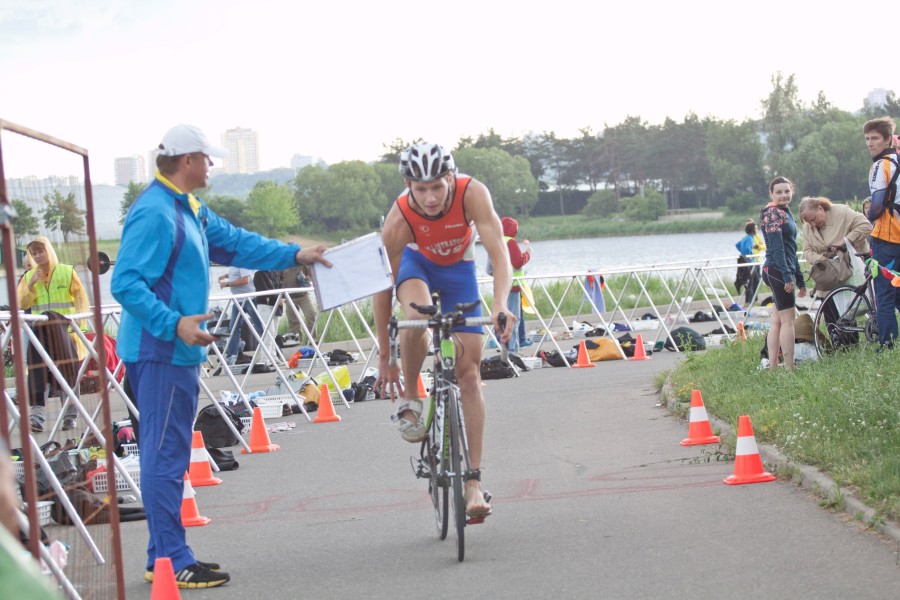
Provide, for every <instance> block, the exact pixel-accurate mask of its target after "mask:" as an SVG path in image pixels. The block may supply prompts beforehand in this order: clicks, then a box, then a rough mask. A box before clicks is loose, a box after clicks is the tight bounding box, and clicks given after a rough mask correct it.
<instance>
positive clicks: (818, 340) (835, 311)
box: [814, 285, 878, 356]
mask: <svg viewBox="0 0 900 600" xmlns="http://www.w3.org/2000/svg"><path fill="white" fill-rule="evenodd" d="M857 289H858V288H854V287H852V286H849V285H844V286H841V287H838V288H835V289H833V290H832V291H831V292H830V293H829V294H828V295H827V296H825V299H824V300H822V303H821V305H820V306H819V311H818V313H816V319H815V331H814V340H815V344H816V352H818V354H819V356H824V355H827V354H833V353H834V352H837V351H838V350H847V349H850V348H857V347H864V346H866V345H868V344H870V343H874V342H876V341H878V331H877V328H876V326H875V311H874V309H873V308H872V302H871V301H870V300H869V297H868V296H867V295H866V294H865V293H859V292H857Z"/></svg>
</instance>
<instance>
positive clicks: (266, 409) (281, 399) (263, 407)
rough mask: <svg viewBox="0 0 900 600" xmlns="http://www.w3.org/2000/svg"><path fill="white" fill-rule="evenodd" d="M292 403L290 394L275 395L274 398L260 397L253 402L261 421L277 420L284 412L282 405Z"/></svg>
mask: <svg viewBox="0 0 900 600" xmlns="http://www.w3.org/2000/svg"><path fill="white" fill-rule="evenodd" d="M293 401H294V399H293V398H292V397H291V395H290V394H276V395H274V396H261V397H259V398H256V399H255V400H254V402H256V405H257V406H258V407H259V412H261V413H262V418H263V419H278V418H279V417H281V416H282V414H283V412H284V405H285V404H290V403H292V402H293Z"/></svg>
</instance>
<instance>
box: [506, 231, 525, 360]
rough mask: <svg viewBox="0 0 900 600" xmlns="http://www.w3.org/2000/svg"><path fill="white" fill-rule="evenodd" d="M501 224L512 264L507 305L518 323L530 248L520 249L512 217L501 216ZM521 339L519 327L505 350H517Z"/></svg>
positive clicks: (521, 320)
mask: <svg viewBox="0 0 900 600" xmlns="http://www.w3.org/2000/svg"><path fill="white" fill-rule="evenodd" d="M500 224H501V225H502V226H503V241H504V242H506V248H507V250H508V252H509V262H510V264H512V269H513V271H512V276H513V281H512V287H511V288H510V291H509V298H508V299H507V303H506V304H507V306H508V307H509V310H510V312H512V313H513V314H514V315H517V316H518V317H519V323H522V322H524V321H523V319H522V277H524V276H525V271H524V268H525V265H526V264H528V261H529V260H531V250H530V249H529V250H525V251H524V252H523V251H522V249H521V247H520V246H519V242H518V240H516V235H518V233H519V222H518V221H516V220H515V219H513V218H512V217H503V218H502V219H500ZM520 342H521V339H520V338H519V328H518V327H517V328H516V332H515V333H514V334H513V335H512V336H511V337H510V338H509V342H508V343H507V350H509V351H510V352H518V351H519V344H520Z"/></svg>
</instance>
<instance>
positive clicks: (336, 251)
mask: <svg viewBox="0 0 900 600" xmlns="http://www.w3.org/2000/svg"><path fill="white" fill-rule="evenodd" d="M323 256H324V257H325V258H326V259H328V260H329V261H330V262H331V265H332V266H331V267H330V268H329V267H326V266H325V265H323V264H321V263H314V264H313V268H312V277H313V284H314V287H315V291H316V300H317V301H318V303H319V310H331V309H332V308H337V307H338V306H341V305H343V304H347V303H348V302H353V301H354V300H359V299H360V298H366V297H368V296H371V295H372V294H376V293H378V292H382V291H384V290H386V289H388V288H390V287H391V286H392V285H394V278H393V276H392V275H391V263H390V261H388V257H387V251H386V250H385V249H384V244H382V243H381V235H379V234H378V233H375V232H373V233H370V234H368V235H364V236H362V237H358V238H356V239H353V240H350V241H349V242H345V243H343V244H341V245H339V246H335V247H334V248H329V249H328V250H326V251H325V252H324V253H323Z"/></svg>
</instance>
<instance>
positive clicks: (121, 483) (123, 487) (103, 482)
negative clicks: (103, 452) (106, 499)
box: [91, 465, 141, 494]
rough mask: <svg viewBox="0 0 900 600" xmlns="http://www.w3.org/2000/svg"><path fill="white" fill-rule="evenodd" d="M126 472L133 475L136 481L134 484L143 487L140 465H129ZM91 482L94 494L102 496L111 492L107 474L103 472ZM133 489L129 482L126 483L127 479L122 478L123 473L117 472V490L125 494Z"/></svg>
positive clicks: (96, 475)
mask: <svg viewBox="0 0 900 600" xmlns="http://www.w3.org/2000/svg"><path fill="white" fill-rule="evenodd" d="M125 470H126V471H128V474H129V475H131V478H132V479H133V480H134V483H135V484H136V485H137V486H138V487H141V467H140V466H139V465H128V466H126V467H125ZM91 481H92V482H93V486H94V493H96V494H102V493H104V492H107V491H109V479H108V478H107V472H106V471H101V472H100V473H97V474H95V475H94V476H93V477H91ZM130 489H131V486H130V485H128V482H127V481H125V478H124V477H122V475H121V473H119V472H118V471H117V472H116V490H118V491H120V492H125V491H128V490H130Z"/></svg>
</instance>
